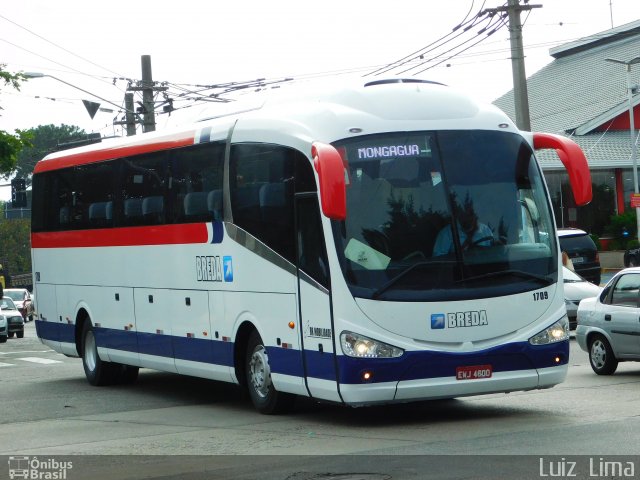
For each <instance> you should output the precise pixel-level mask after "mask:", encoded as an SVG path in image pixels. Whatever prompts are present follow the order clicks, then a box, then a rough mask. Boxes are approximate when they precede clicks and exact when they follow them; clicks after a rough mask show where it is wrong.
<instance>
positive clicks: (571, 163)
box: [533, 133, 593, 206]
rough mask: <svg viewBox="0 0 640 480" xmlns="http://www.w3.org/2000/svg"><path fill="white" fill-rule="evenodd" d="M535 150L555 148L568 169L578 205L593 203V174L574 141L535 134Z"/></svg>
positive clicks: (557, 136) (546, 134)
mask: <svg viewBox="0 0 640 480" xmlns="http://www.w3.org/2000/svg"><path fill="white" fill-rule="evenodd" d="M533 148H534V149H536V150H540V149H544V148H554V149H555V150H556V153H557V154H558V157H560V161H561V162H562V164H563V165H564V167H565V168H566V169H567V173H568V174H569V183H571V190H573V198H574V199H575V201H576V205H578V206H582V205H586V204H587V203H589V202H590V201H591V198H592V196H593V193H592V191H591V173H590V172H589V164H588V163H587V158H586V157H585V156H584V152H583V151H582V149H581V148H580V147H579V146H578V144H577V143H575V142H574V141H573V140H570V139H568V138H567V137H563V136H561V135H553V134H551V133H534V134H533Z"/></svg>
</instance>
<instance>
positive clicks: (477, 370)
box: [456, 365, 493, 380]
mask: <svg viewBox="0 0 640 480" xmlns="http://www.w3.org/2000/svg"><path fill="white" fill-rule="evenodd" d="M492 374H493V367H492V366H491V365H471V366H469V367H458V368H456V380H480V379H481V378H491V375H492Z"/></svg>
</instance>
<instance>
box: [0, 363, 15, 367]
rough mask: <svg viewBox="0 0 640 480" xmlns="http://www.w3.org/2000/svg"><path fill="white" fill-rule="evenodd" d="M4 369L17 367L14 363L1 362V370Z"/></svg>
mask: <svg viewBox="0 0 640 480" xmlns="http://www.w3.org/2000/svg"><path fill="white" fill-rule="evenodd" d="M2 367H15V365H14V364H13V363H2V362H0V368H2Z"/></svg>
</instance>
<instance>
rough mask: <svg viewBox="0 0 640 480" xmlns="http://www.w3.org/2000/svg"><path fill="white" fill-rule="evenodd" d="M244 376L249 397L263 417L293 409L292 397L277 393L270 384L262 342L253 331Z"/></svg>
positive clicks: (269, 369)
mask: <svg viewBox="0 0 640 480" xmlns="http://www.w3.org/2000/svg"><path fill="white" fill-rule="evenodd" d="M245 374H246V379H247V389H248V391H249V397H251V401H252V402H253V405H254V406H255V408H256V410H258V411H259V412H260V413H264V414H265V415H272V414H275V413H282V412H285V411H287V410H290V409H291V408H292V407H293V400H294V396H293V395H291V394H288V393H282V392H278V391H277V390H276V389H275V387H274V386H273V383H272V382H271V367H270V366H269V356H268V355H267V349H266V348H265V346H264V342H263V341H262V338H260V335H259V334H258V332H257V331H255V330H254V331H253V332H252V333H251V336H250V337H249V342H248V343H247V351H246V358H245Z"/></svg>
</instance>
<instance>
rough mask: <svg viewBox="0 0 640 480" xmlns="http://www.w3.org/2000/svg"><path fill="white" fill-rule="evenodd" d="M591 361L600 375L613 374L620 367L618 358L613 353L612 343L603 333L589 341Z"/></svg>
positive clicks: (592, 366)
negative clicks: (610, 343)
mask: <svg viewBox="0 0 640 480" xmlns="http://www.w3.org/2000/svg"><path fill="white" fill-rule="evenodd" d="M589 362H590V363H591V368H592V369H593V371H594V372H596V373H597V374H598V375H611V374H612V373H613V372H615V371H616V368H618V359H616V357H615V355H614V354H613V349H612V348H611V345H609V342H607V339H606V338H604V337H603V336H602V335H596V336H595V337H594V338H593V340H591V342H589Z"/></svg>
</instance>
